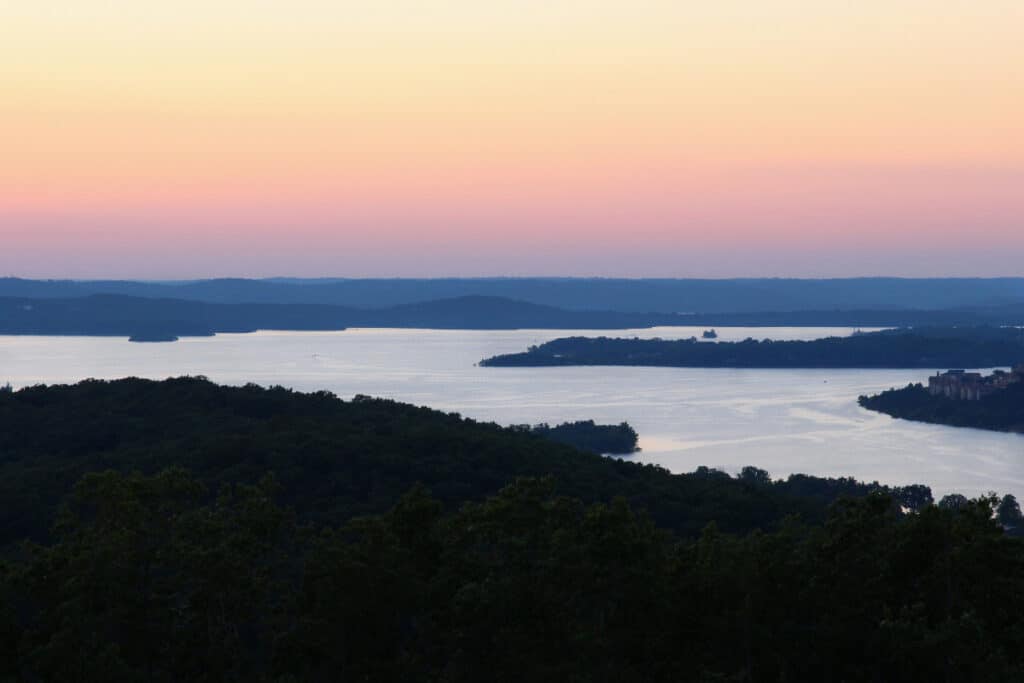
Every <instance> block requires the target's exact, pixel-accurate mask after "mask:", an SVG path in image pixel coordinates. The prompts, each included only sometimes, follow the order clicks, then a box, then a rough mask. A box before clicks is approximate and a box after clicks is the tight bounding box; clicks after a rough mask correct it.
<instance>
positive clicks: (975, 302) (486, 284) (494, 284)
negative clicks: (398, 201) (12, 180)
mask: <svg viewBox="0 0 1024 683" xmlns="http://www.w3.org/2000/svg"><path fill="white" fill-rule="evenodd" d="M90 294H119V295H125V296H135V297H150V298H173V299H183V300H192V301H203V302H207V303H268V304H269V303H274V304H328V305H334V306H351V307H355V308H383V307H388V306H399V305H403V304H412V303H420V302H424V301H431V300H437V299H449V298H457V297H464V296H490V297H504V298H508V299H516V300H519V301H524V302H528V303H533V304H541V305H545V306H554V307H558V308H565V309H572V310H600V311H608V310H612V311H622V312H632V313H648V312H657V313H735V312H749V313H763V312H789V311H832V310H900V309H920V310H941V309H955V308H963V307H991V306H1003V305H1009V304H1014V303H1017V304H1021V303H1024V278H990V279H982V278H967V279H956V278H938V279H903V278H853V279H826V280H805V279H724V280H699V279H635V280H634V279H605V278H441V279H412V278H410V279H405V278H395V279H297V278H272V279H262V280H249V279H211V280H195V281H180V282H139V281H130V280H88V281H82V280H26V279H20V278H3V279H0V297H31V298H72V297H83V296H89V295H90Z"/></svg>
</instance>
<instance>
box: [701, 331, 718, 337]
mask: <svg viewBox="0 0 1024 683" xmlns="http://www.w3.org/2000/svg"><path fill="white" fill-rule="evenodd" d="M701 337H703V338H704V339H718V333H717V332H715V331H714V330H704V334H702V335H701Z"/></svg>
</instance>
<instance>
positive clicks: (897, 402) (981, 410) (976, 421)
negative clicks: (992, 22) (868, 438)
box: [858, 384, 1024, 454]
mask: <svg viewBox="0 0 1024 683" xmlns="http://www.w3.org/2000/svg"><path fill="white" fill-rule="evenodd" d="M858 400H859V402H860V404H861V405H862V406H864V407H865V408H868V409H869V410H877V411H878V412H880V413H886V414H887V415H892V416H893V417H899V418H903V419H905V420H917V421H919V422H932V423H936V424H944V425H951V426H954V427H976V428H978V429H992V430H996V431H1003V432H1020V433H1021V434H1024V384H1013V385H1010V386H1009V387H1007V388H1006V389H1004V390H1002V391H997V392H995V393H993V394H990V395H988V396H985V397H983V398H982V399H981V400H978V401H956V400H953V399H950V398H946V397H945V396H932V395H931V394H930V393H928V390H927V389H926V388H924V386H922V385H920V384H911V385H909V386H906V387H904V388H902V389H890V390H888V391H883V392H882V393H881V394H877V395H875V396H861V397H860V399H858ZM1021 453H1022V454H1024V437H1022V438H1021Z"/></svg>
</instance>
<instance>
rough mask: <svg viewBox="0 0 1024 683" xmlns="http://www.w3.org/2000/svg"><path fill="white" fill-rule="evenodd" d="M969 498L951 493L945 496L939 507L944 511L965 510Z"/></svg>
mask: <svg viewBox="0 0 1024 683" xmlns="http://www.w3.org/2000/svg"><path fill="white" fill-rule="evenodd" d="M967 502H968V501H967V497H966V496H963V495H961V494H959V493H950V494H949V495H946V496H943V497H942V500H940V501H939V507H940V508H942V509H943V510H963V509H964V508H965V507H967Z"/></svg>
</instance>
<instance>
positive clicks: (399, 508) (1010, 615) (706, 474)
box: [0, 378, 1024, 682]
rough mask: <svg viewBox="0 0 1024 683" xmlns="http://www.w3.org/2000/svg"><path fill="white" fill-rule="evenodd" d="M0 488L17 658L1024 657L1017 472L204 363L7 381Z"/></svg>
mask: <svg viewBox="0 0 1024 683" xmlns="http://www.w3.org/2000/svg"><path fill="white" fill-rule="evenodd" d="M417 482H420V483H417ZM0 486H2V487H3V488H2V490H0V494H2V497H3V498H2V500H3V502H4V507H5V513H6V514H5V516H4V519H3V528H2V536H0V548H2V549H3V550H2V551H0V552H2V555H0V557H3V558H4V559H3V560H0V680H10V681H138V680H147V681H227V680H234V681H277V682H283V681H289V682H291V681H347V680H356V681H481V680H487V681H517V682H519V681H609V682H611V681H638V682H639V681H690V680H692V681H725V680H752V681H778V680H791V681H792V680H823V681H855V680H856V681H860V680H885V681H917V680H993V681H997V680H1015V679H1019V678H1020V676H1021V675H1022V674H1024V624H1022V622H1021V619H1020V618H1019V615H1020V614H1021V613H1022V610H1024V546H1022V544H1021V542H1020V541H1018V540H1016V539H1014V538H1012V537H1011V536H1009V535H1008V534H1006V533H1004V529H1003V526H1004V525H1006V526H1010V527H1015V526H1018V525H1019V523H1020V510H1019V508H1018V507H1017V506H1016V503H1015V501H1014V500H1013V499H1012V498H1010V497H1007V498H1005V499H1004V500H1003V501H1002V502H1001V503H998V512H999V515H998V517H994V516H993V511H994V510H995V509H996V507H997V501H996V500H995V499H994V498H993V499H982V500H977V501H966V500H965V499H963V498H961V497H957V496H949V497H947V498H945V499H943V501H941V502H940V504H939V505H934V504H933V503H932V500H931V494H930V492H929V491H928V490H927V488H925V487H906V488H901V489H887V488H885V487H880V486H878V485H876V484H859V483H857V482H854V481H852V480H848V479H840V480H826V479H815V478H811V477H804V476H794V477H790V478H789V479H787V480H785V481H772V480H771V478H770V477H769V476H768V474H767V473H766V472H763V471H761V470H757V469H755V468H746V469H745V470H744V471H743V472H742V473H741V474H740V476H738V477H731V476H729V475H727V474H724V473H721V472H717V471H715V470H708V469H701V470H698V471H697V472H694V473H691V474H686V475H672V474H670V473H668V472H666V471H664V470H661V469H659V468H655V467H650V466H642V465H638V464H635V463H630V462H624V461H621V460H616V459H610V458H602V457H600V456H597V455H592V454H587V453H583V452H581V451H577V450H575V449H573V448H571V447H569V446H565V445H561V444H558V443H554V442H552V441H550V440H547V439H545V438H543V437H541V436H538V435H535V434H532V433H529V432H526V431H524V430H517V429H504V428H500V427H498V426H496V425H489V424H480V423H475V422H472V421H469V420H464V419H462V418H460V417H458V416H455V415H445V414H442V413H438V412H435V411H431V410H427V409H421V408H414V407H411V406H406V405H402V404H397V403H393V402H389V401H380V400H374V399H368V398H363V397H358V398H357V399H356V400H353V401H340V400H338V399H337V398H335V397H333V396H331V395H330V394H327V393H318V394H298V393H294V392H291V391H287V390H284V389H261V388H258V387H254V386H249V387H240V388H227V387H219V386H216V385H214V384H211V383H210V382H207V381H205V380H202V379H198V378H180V379H175V380H168V381H165V382H150V381H144V380H123V381H118V382H84V383H81V384H78V385H74V386H60V387H35V388H30V389H24V390H21V391H17V392H0Z"/></svg>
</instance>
